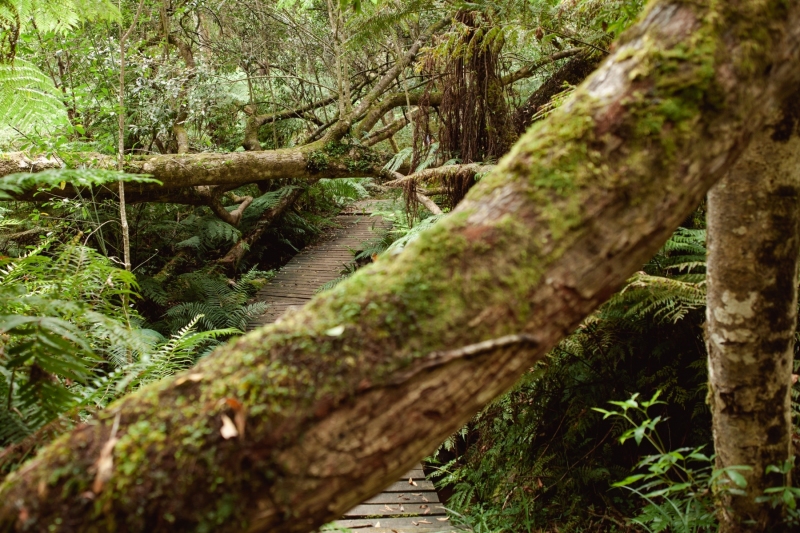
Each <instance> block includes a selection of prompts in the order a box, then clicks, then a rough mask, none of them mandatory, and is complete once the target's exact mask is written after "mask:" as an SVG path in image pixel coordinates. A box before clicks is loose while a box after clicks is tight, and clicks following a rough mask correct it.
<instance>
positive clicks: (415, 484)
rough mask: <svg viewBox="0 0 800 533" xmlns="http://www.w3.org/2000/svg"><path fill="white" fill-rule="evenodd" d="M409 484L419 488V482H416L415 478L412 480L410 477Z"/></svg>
mask: <svg viewBox="0 0 800 533" xmlns="http://www.w3.org/2000/svg"><path fill="white" fill-rule="evenodd" d="M408 484H409V485H414V486H415V487H416V486H417V482H416V481H414V478H411V477H410V478H408Z"/></svg>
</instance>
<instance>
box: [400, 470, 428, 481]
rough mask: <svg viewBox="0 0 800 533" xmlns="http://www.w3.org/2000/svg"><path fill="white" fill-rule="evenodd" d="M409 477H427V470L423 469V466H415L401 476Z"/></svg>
mask: <svg viewBox="0 0 800 533" xmlns="http://www.w3.org/2000/svg"><path fill="white" fill-rule="evenodd" d="M408 478H412V479H425V472H423V471H422V468H415V469H413V470H409V471H408V472H406V473H405V474H403V475H402V476H400V479H406V480H407V479H408Z"/></svg>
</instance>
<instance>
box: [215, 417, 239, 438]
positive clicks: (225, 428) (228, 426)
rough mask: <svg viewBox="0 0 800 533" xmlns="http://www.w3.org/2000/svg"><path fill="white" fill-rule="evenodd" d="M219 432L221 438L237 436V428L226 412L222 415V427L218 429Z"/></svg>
mask: <svg viewBox="0 0 800 533" xmlns="http://www.w3.org/2000/svg"><path fill="white" fill-rule="evenodd" d="M219 434H220V435H222V438H223V439H225V440H228V439H232V438H233V437H238V436H239V430H238V429H236V426H235V425H234V423H233V420H231V417H229V416H228V415H226V414H223V415H222V427H221V428H220V430H219Z"/></svg>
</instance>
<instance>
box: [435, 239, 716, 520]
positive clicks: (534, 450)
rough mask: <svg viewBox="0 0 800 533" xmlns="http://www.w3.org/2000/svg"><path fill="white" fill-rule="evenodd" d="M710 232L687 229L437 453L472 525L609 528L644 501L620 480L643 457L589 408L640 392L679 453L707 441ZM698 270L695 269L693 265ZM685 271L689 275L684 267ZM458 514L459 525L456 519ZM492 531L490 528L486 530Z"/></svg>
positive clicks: (620, 429)
mask: <svg viewBox="0 0 800 533" xmlns="http://www.w3.org/2000/svg"><path fill="white" fill-rule="evenodd" d="M704 236H705V235H704V233H703V232H702V231H699V230H685V229H681V230H678V231H677V232H676V233H675V234H674V235H673V237H672V238H671V239H670V240H669V242H668V243H667V244H666V245H665V246H664V247H663V249H662V250H661V251H660V252H659V253H658V254H657V255H656V257H654V258H653V260H652V261H650V262H649V263H648V264H647V265H645V268H644V271H643V272H641V273H639V274H637V275H636V276H634V277H633V278H632V279H631V280H630V281H629V283H628V284H627V285H626V287H625V288H623V290H622V291H620V292H619V293H617V294H615V295H614V296H612V298H611V299H610V300H609V301H608V302H607V303H606V304H605V305H604V306H603V307H602V308H600V309H599V310H598V311H597V312H596V313H595V314H594V315H592V316H591V317H590V318H588V319H587V320H586V321H585V322H584V324H583V325H582V326H581V327H580V328H579V329H578V330H577V331H576V332H575V333H573V334H572V335H571V336H569V337H567V338H566V339H565V340H564V341H562V342H561V343H560V344H559V345H558V346H557V347H556V348H555V349H554V350H553V351H552V352H551V353H550V354H549V355H548V357H547V358H546V359H545V360H543V361H542V362H540V363H538V364H537V365H536V366H535V367H534V368H533V369H531V371H530V372H529V373H527V374H526V375H525V376H524V378H523V379H522V380H521V382H520V383H519V384H518V385H517V387H516V388H515V389H514V390H513V391H511V392H510V393H508V394H506V395H505V396H503V397H501V398H500V399H498V400H496V401H495V402H494V403H493V404H491V405H490V406H489V407H487V408H486V409H485V410H484V411H483V412H482V413H480V414H479V415H478V416H476V417H475V419H473V420H472V422H470V424H468V425H467V426H466V427H465V428H464V429H463V430H462V434H461V436H456V437H455V438H454V439H453V441H452V442H451V444H450V445H451V448H452V451H448V450H446V449H444V450H440V452H439V458H440V460H441V461H442V462H443V465H442V466H441V473H440V477H441V480H440V483H442V484H446V485H449V486H450V487H452V488H453V490H454V494H453V496H452V497H451V499H450V501H449V502H448V505H449V507H451V508H452V509H453V510H454V511H455V512H456V513H457V514H456V515H454V519H458V520H460V521H461V522H462V523H463V524H464V525H468V526H472V527H477V528H482V527H485V528H486V529H485V530H498V529H505V530H509V531H516V530H521V529H524V528H530V529H533V530H535V529H538V528H541V529H545V528H556V527H557V528H558V529H559V531H586V530H589V531H590V530H597V531H607V530H608V528H610V527H616V526H614V525H613V524H615V521H618V518H617V517H620V516H626V515H630V514H631V513H634V512H635V505H633V502H631V500H630V499H628V498H626V497H624V495H623V494H622V493H620V492H619V489H617V490H611V491H610V490H609V489H610V488H611V484H612V483H613V482H614V481H615V480H617V479H622V478H624V477H626V476H627V472H629V471H630V468H632V467H633V466H634V465H635V464H637V463H638V461H639V459H638V453H639V452H638V450H637V449H636V448H635V447H632V446H631V445H630V443H629V442H620V441H619V440H618V437H619V436H621V435H623V434H625V431H627V428H625V427H624V425H622V424H619V423H616V422H615V423H613V424H612V425H611V426H610V427H609V425H608V424H607V423H605V422H604V421H603V420H602V419H601V418H600V417H599V416H597V415H596V414H594V412H593V411H592V409H593V408H594V407H595V406H596V405H600V404H603V403H605V402H607V401H609V399H612V400H613V399H615V398H616V399H619V401H623V400H624V398H625V397H627V396H628V395H629V394H631V393H632V392H633V391H648V392H655V391H656V390H659V389H661V390H663V394H662V397H663V398H664V399H666V400H667V401H668V402H669V404H668V405H666V404H664V405H662V404H658V405H654V406H653V408H654V409H658V410H659V411H660V412H659V413H658V414H659V415H660V416H661V419H662V420H664V419H667V418H669V421H668V422H665V423H663V424H662V426H663V427H661V428H660V429H659V432H660V433H659V434H660V435H661V438H663V439H666V440H665V443H666V444H667V445H668V446H669V447H670V448H671V447H672V443H681V446H682V447H686V446H689V447H692V448H693V449H694V448H695V447H699V446H702V445H708V443H709V442H710V439H711V436H710V431H709V430H708V428H709V427H710V416H709V412H708V409H707V407H706V405H705V401H704V399H705V373H704V372H705V350H704V346H703V341H702V331H701V329H700V324H701V323H702V320H703V306H704V303H705V302H704V298H703V295H704V285H703V283H704V282H703V280H702V279H697V280H694V278H691V279H692V280H691V281H683V280H681V279H677V277H678V276H702V272H703V264H701V263H698V262H697V260H698V259H699V258H700V257H704V252H705V247H704V242H703V241H704ZM689 263H691V266H687V265H688V264H689ZM687 270H688V271H687ZM458 517H460V518H458ZM481 524H483V525H481Z"/></svg>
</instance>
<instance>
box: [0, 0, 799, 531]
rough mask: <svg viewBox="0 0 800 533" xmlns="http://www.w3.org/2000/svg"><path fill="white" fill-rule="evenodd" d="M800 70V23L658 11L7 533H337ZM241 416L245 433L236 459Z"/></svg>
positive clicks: (71, 474)
mask: <svg viewBox="0 0 800 533" xmlns="http://www.w3.org/2000/svg"><path fill="white" fill-rule="evenodd" d="M734 36H735V37H734ZM798 67H800V6H798V5H797V3H796V2H795V3H792V4H786V3H784V2H782V1H779V0H773V1H765V2H761V3H753V2H750V1H747V0H730V1H728V2H722V3H716V2H715V3H712V4H711V5H710V6H709V5H705V4H703V3H691V4H689V3H679V4H670V3H664V2H661V3H656V4H654V5H652V6H650V7H649V9H648V10H647V12H646V13H645V14H644V15H643V18H642V21H641V22H640V23H639V24H638V25H637V26H636V27H635V28H633V29H632V30H631V31H629V32H628V33H627V34H626V36H625V37H624V40H623V41H622V42H621V43H620V44H619V46H618V49H617V52H616V53H615V54H614V56H613V57H611V58H610V59H609V60H608V61H607V62H606V63H605V64H604V65H603V67H602V68H601V69H600V70H599V71H598V72H597V73H596V74H595V75H593V76H592V77H591V78H590V79H589V80H588V81H587V83H586V84H585V85H584V86H583V87H582V88H580V89H579V90H578V91H577V93H576V95H575V96H574V97H573V99H572V100H571V101H570V102H569V103H567V104H565V105H564V106H562V107H561V108H559V109H558V110H556V111H555V112H554V113H553V114H552V115H551V116H550V117H549V118H548V119H547V120H546V121H543V122H541V123H540V124H539V125H537V126H535V127H534V128H532V129H531V130H530V131H529V132H527V133H526V135H525V136H524V137H523V138H522V139H521V140H520V141H519V142H518V144H517V145H516V146H515V148H514V149H512V151H511V152H510V154H509V155H508V156H506V157H505V158H503V159H502V160H501V161H500V163H499V164H498V167H497V168H496V170H495V171H494V172H492V173H491V174H490V175H489V176H487V177H485V178H483V179H482V180H481V181H480V182H479V184H478V185H477V186H476V187H474V188H473V189H472V190H471V191H470V193H469V195H468V196H467V198H466V199H465V200H464V201H463V202H462V203H461V204H460V205H459V206H458V208H457V209H456V210H455V211H454V212H453V213H451V214H450V215H449V216H447V217H446V218H444V219H443V220H442V221H441V222H440V223H438V224H437V225H435V226H434V227H433V228H431V229H430V230H428V231H426V232H424V233H422V234H420V237H419V238H418V239H417V240H415V241H414V242H412V243H410V244H409V245H408V246H407V247H406V248H405V250H404V251H403V253H401V254H399V255H397V256H388V255H387V256H386V257H381V258H380V259H378V261H377V262H375V263H372V264H371V265H370V266H368V267H365V268H364V269H361V270H359V272H357V273H356V274H355V275H354V276H352V277H351V278H349V279H348V280H346V281H345V282H343V283H341V284H339V285H337V286H336V287H335V288H334V289H332V290H331V291H328V292H326V293H323V294H321V295H319V296H317V297H316V298H315V299H314V300H313V301H312V302H311V303H310V304H309V305H308V306H306V307H304V308H303V309H301V310H299V311H297V312H295V313H293V314H291V315H289V316H287V317H285V319H284V320H283V321H282V322H281V323H279V324H275V325H271V326H268V327H265V328H264V329H261V330H257V331H255V332H253V333H251V334H248V335H246V336H244V337H241V338H239V339H237V340H236V341H234V342H232V343H231V344H229V345H227V346H225V347H223V348H220V349H218V350H217V351H216V352H215V353H214V354H212V355H210V356H208V357H207V358H205V359H204V360H203V361H201V363H200V364H199V365H198V366H197V367H196V368H194V369H192V370H191V371H190V372H187V373H184V374H182V375H179V376H177V377H175V378H172V379H168V380H165V381H161V382H158V383H155V384H153V385H151V386H148V387H146V388H145V389H142V390H141V391H139V392H137V393H136V394H134V395H131V396H129V397H126V398H124V399H122V400H121V401H119V402H117V403H115V404H114V405H112V406H110V407H109V408H108V409H107V410H106V411H105V412H104V413H103V414H102V415H100V416H99V417H98V419H97V420H95V421H93V422H92V423H90V424H87V425H85V426H83V427H80V428H78V429H77V430H76V431H74V432H73V433H72V434H70V435H66V436H64V437H63V438H61V439H60V440H58V441H57V442H55V443H54V444H53V445H52V446H50V447H48V448H46V449H45V450H43V451H42V453H40V454H39V456H38V457H37V458H35V459H34V460H33V461H32V462H30V463H28V464H27V465H26V466H24V467H23V468H22V469H20V470H19V471H18V472H16V473H14V474H12V475H11V476H9V478H8V479H7V480H6V481H5V482H4V484H3V485H2V486H0V502H1V503H0V506H2V507H0V530H22V529H23V528H24V527H28V528H29V529H31V530H36V531H46V530H47V528H48V527H49V525H51V524H52V525H54V526H55V528H56V529H60V530H62V531H100V530H106V529H109V528H114V529H115V530H117V531H211V530H213V531H218V532H225V531H249V532H256V531H271V532H277V533H282V532H302V531H309V530H311V529H313V528H315V527H317V526H319V525H320V524H322V523H324V522H326V521H328V520H330V519H333V518H335V517H337V516H339V515H340V514H341V513H343V512H344V511H345V510H347V509H348V508H350V507H352V506H353V505H354V504H356V503H358V502H360V501H362V500H363V499H364V498H366V497H367V496H369V495H370V494H373V493H376V492H378V491H380V490H381V489H382V488H383V487H384V486H386V485H387V484H389V483H391V481H392V480H393V479H394V478H395V477H396V476H399V475H401V474H402V472H403V471H404V470H406V469H408V468H409V467H410V466H411V465H412V464H413V463H414V462H415V461H417V460H418V459H419V458H420V457H422V456H424V455H425V454H426V453H428V452H430V451H431V450H432V449H433V448H435V447H436V446H437V445H438V444H439V443H440V442H441V441H442V440H443V439H444V438H445V437H446V436H447V435H449V434H450V433H452V432H453V431H454V430H456V429H457V428H458V427H459V426H460V425H462V424H463V423H464V422H465V421H466V420H467V419H469V417H470V416H472V415H473V414H474V413H475V412H476V411H477V410H478V409H480V408H481V407H482V406H483V405H484V404H486V402H488V401H490V400H491V399H492V398H494V397H495V396H497V395H498V394H500V393H502V392H504V391H505V390H507V389H508V388H509V387H511V386H512V385H513V383H514V382H515V381H516V379H517V378H518V377H519V376H520V374H521V373H522V372H524V371H525V369H527V368H529V367H530V365H531V364H532V363H533V362H534V361H536V360H537V359H539V358H540V357H542V356H543V355H544V354H545V353H546V352H547V350H548V349H549V348H550V347H551V346H553V345H554V343H556V342H557V341H558V340H559V339H561V338H562V337H563V336H564V335H566V334H567V333H569V332H571V331H572V330H573V329H574V328H575V327H576V326H577V324H578V323H579V322H580V321H581V320H582V319H583V317H585V316H586V315H587V314H588V313H590V312H591V311H592V310H593V309H595V308H596V307H597V306H598V305H599V304H600V303H601V302H603V301H604V300H605V299H606V298H607V297H608V296H609V295H610V294H611V293H612V292H613V291H614V290H615V289H616V288H617V287H618V286H619V285H620V284H621V283H622V282H623V281H624V280H625V279H626V278H627V277H628V276H629V275H630V274H631V273H632V272H634V271H636V270H637V269H639V268H641V264H642V263H644V262H645V261H646V260H647V259H649V258H650V257H651V256H652V254H653V253H654V252H655V251H656V250H657V249H658V247H659V246H660V245H661V243H662V242H664V241H665V240H666V239H667V238H668V236H669V235H670V234H671V232H672V231H673V230H674V228H675V227H677V226H678V224H680V222H681V221H682V220H683V219H684V218H685V217H686V216H687V215H688V214H689V213H690V212H691V211H692V210H693V209H694V208H695V207H696V205H697V204H698V203H699V201H700V200H701V199H702V197H703V196H704V195H705V194H706V192H707V190H708V189H709V188H710V187H711V185H712V184H713V183H714V182H715V181H716V180H717V179H719V178H720V177H721V176H722V175H723V174H724V173H725V172H727V170H728V169H729V168H730V165H731V164H732V163H733V162H734V161H735V159H736V157H738V155H739V154H740V152H741V151H742V149H743V148H744V147H745V146H746V144H747V142H746V141H747V140H748V138H749V136H750V134H751V132H752V131H753V130H754V128H757V127H758V126H759V125H760V123H761V118H762V117H761V109H764V108H765V107H762V106H774V104H775V102H776V100H782V99H783V97H784V94H785V93H786V91H787V87H788V86H789V84H791V83H796V82H797V79H796V77H795V76H794V73H796V72H798V71H800V68H798ZM492 339H494V340H492ZM222 415H225V416H228V417H230V418H232V419H236V420H239V421H240V422H241V424H240V425H241V427H242V428H243V429H246V432H240V436H239V437H235V438H231V439H228V440H226V439H224V438H223V437H222V436H221V435H220V428H221V424H222ZM116 417H118V420H119V431H118V432H117V434H116V435H115V436H116V438H118V439H119V440H116V441H114V440H112V441H111V442H112V443H115V445H114V446H113V448H111V453H112V455H113V458H114V461H115V462H114V466H113V468H112V469H111V471H110V474H111V475H110V476H109V477H108V479H107V481H106V482H105V483H104V484H101V485H100V486H99V487H94V488H95V489H96V490H93V488H92V486H93V483H94V481H95V476H96V472H97V470H96V467H95V464H96V463H97V461H98V458H99V457H100V454H101V451H102V450H103V449H104V448H105V449H106V450H109V446H108V445H107V442H109V437H110V436H111V435H112V427H113V425H114V420H115V418H116ZM107 455H108V454H107ZM105 464H106V465H107V460H106V461H105ZM56 524H57V525H56Z"/></svg>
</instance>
